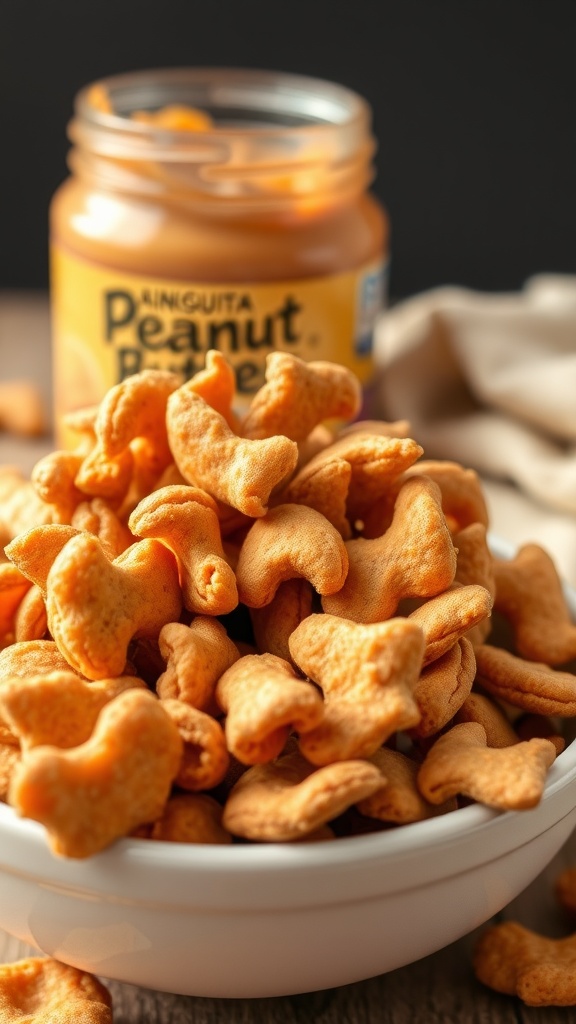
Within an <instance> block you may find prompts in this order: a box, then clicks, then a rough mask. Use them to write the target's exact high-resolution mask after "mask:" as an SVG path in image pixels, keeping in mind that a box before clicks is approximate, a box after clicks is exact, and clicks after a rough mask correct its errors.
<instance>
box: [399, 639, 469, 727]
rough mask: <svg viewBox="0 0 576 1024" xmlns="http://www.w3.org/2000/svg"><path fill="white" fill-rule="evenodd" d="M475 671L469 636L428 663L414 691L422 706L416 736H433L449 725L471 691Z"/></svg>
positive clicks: (418, 702)
mask: <svg viewBox="0 0 576 1024" xmlns="http://www.w3.org/2000/svg"><path fill="white" fill-rule="evenodd" d="M475 674H476V659H475V657H474V648H473V647H472V644H471V643H470V641H469V640H467V639H466V638H465V637H462V638H461V639H460V640H458V641H457V642H456V643H455V644H453V646H452V647H451V648H450V649H449V650H448V651H446V653H445V654H443V655H442V656H441V657H440V658H437V659H436V661H433V662H431V663H430V664H429V665H428V666H426V667H425V668H424V669H423V671H422V674H421V675H420V678H419V680H418V682H417V683H416V686H415V687H414V691H413V692H414V698H415V700H416V703H417V705H418V707H419V708H420V721H419V722H418V724H417V725H416V726H415V727H414V729H413V735H414V736H417V737H419V738H420V739H421V738H425V737H428V736H433V735H434V734H435V733H437V732H439V731H440V729H443V728H444V726H445V725H448V722H449V721H450V720H451V719H452V718H453V717H454V715H455V714H456V713H457V711H458V710H459V708H460V707H461V706H462V704H463V703H464V701H465V700H466V697H467V696H468V694H469V693H470V690H471V689H472V683H473V682H474V676H475Z"/></svg>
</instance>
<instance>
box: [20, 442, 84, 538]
mask: <svg viewBox="0 0 576 1024" xmlns="http://www.w3.org/2000/svg"><path fill="white" fill-rule="evenodd" d="M85 454H86V453H85V452H84V453H82V452H68V451H54V452H50V453H49V454H48V455H45V456H44V457H43V458H41V459H39V460H38V462H37V463H36V464H35V466H34V468H33V469H32V473H31V474H30V480H31V481H32V484H33V486H34V489H35V491H36V493H37V494H38V496H39V497H40V498H41V499H42V501H45V502H46V503H47V504H48V505H51V506H52V507H53V509H54V516H53V519H54V522H57V523H69V522H70V520H71V518H72V515H73V512H74V509H75V508H76V506H77V505H79V504H80V502H81V501H85V499H86V495H85V494H84V493H83V492H82V491H81V490H80V489H79V488H78V487H76V484H75V479H76V475H77V473H78V471H79V469H80V466H81V465H82V461H83V459H84V457H85Z"/></svg>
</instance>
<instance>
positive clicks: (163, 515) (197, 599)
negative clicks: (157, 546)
mask: <svg viewBox="0 0 576 1024" xmlns="http://www.w3.org/2000/svg"><path fill="white" fill-rule="evenodd" d="M128 525H129V527H130V529H131V530H132V532H133V533H134V534H135V535H136V536H137V537H149V538H150V537H155V538H156V539H157V540H162V541H164V543H165V544H167V545H168V547H169V548H170V550H171V551H173V552H174V555H175V556H176V559H177V561H178V565H179V568H180V582H181V586H182V594H183V601H184V606H185V608H187V609H188V611H191V612H194V613H196V614H202V615H226V614H227V613H228V612H231V611H232V609H233V608H235V607H236V605H237V604H238V590H237V587H236V577H235V575H234V572H233V570H232V569H231V567H230V566H229V564H228V562H227V561H226V558H225V555H224V550H223V548H222V539H221V536H220V525H219V522H218V516H217V513H216V504H215V502H214V501H213V499H212V498H211V497H210V495H209V494H206V492H205V491H202V490H200V489H199V488H197V487H188V486H182V485H181V486H178V485H177V484H174V485H172V486H167V487H162V488H160V490H157V491H153V492H152V494H149V495H148V496H147V497H146V498H144V499H143V500H142V501H141V502H140V503H139V504H138V505H137V506H136V508H135V509H134V511H133V512H132V514H131V516H130V518H129V520H128Z"/></svg>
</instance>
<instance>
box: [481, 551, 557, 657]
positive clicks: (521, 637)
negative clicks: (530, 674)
mask: <svg viewBox="0 0 576 1024" xmlns="http://www.w3.org/2000/svg"><path fill="white" fill-rule="evenodd" d="M494 572H495V576H496V597H495V608H496V610H497V611H499V612H500V613H501V614H502V615H504V616H505V617H506V618H507V619H508V620H509V622H510V624H511V626H512V630H513V634H514V645H515V649H516V651H517V653H518V654H519V655H520V656H521V657H522V658H527V659H529V660H531V661H541V662H545V663H546V664H548V665H562V664H564V663H565V662H568V661H571V660H572V659H573V658H575V657H576V625H575V624H574V623H573V622H572V618H571V614H570V609H569V607H568V605H567V602H566V596H565V594H564V590H563V587H562V582H561V580H560V577H559V575H558V571H557V569H556V566H555V565H554V562H553V560H552V558H551V557H550V555H549V554H548V553H547V552H546V551H545V550H544V549H543V548H542V547H540V545H539V544H525V545H524V546H523V547H521V548H520V549H519V550H518V552H517V554H516V556H515V557H514V558H513V559H510V560H509V561H505V560H503V559H495V560H494Z"/></svg>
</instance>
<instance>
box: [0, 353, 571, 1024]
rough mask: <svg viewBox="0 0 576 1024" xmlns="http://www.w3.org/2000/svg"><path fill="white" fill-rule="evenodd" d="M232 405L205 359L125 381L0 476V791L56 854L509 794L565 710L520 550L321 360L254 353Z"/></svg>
mask: <svg viewBox="0 0 576 1024" xmlns="http://www.w3.org/2000/svg"><path fill="white" fill-rule="evenodd" d="M234 397H235V392H234V374H233V371H232V368H231V366H230V365H229V364H228V362H227V361H226V359H225V358H224V356H222V355H221V354H220V353H219V352H217V351H212V352H210V353H209V354H208V358H207V362H206V367H205V369H203V370H201V371H200V372H198V373H197V374H196V375H195V376H194V377H193V378H192V379H191V380H189V381H188V382H186V383H184V384H182V382H181V380H180V378H179V377H177V376H176V375H174V374H171V373H169V372H165V371H154V370H149V371H145V372H143V373H141V374H138V375H136V376H133V377H130V378H128V379H127V380H125V381H124V382H123V383H121V384H119V385H117V386H116V387H114V388H112V389H111V390H110V391H109V392H108V394H107V395H106V396H105V397H104V399H103V400H102V402H101V403H100V405H99V406H98V408H94V409H86V410H83V411H81V412H79V413H76V414H74V415H73V416H70V417H69V418H68V423H67V425H68V426H69V427H71V428H73V430H74V432H75V435H76V436H77V439H78V440H77V446H76V448H75V449H74V450H72V451H54V452H52V453H51V454H50V455H47V456H46V457H44V458H43V459H41V460H40V462H38V463H37V464H36V466H35V467H34V469H33V471H32V474H31V477H30V479H25V478H24V477H23V475H22V474H21V473H20V472H19V471H18V470H17V469H15V468H13V467H3V468H2V469H0V532H1V534H2V543H3V545H4V551H5V561H3V562H2V563H0V602H1V603H0V622H1V635H2V650H1V651H0V796H1V798H2V799H3V800H5V801H7V802H8V803H9V804H11V805H12V806H13V807H14V808H15V810H16V812H17V813H18V814H20V815H23V816H25V817H29V818H33V819H35V820H36V821H39V822H41V823H42V825H43V826H44V827H45V829H46V834H47V838H48V841H49V843H50V846H51V848H52V849H53V850H54V851H55V852H56V853H57V854H60V855H62V856H65V857H74V858H84V857H89V856H91V855H92V854H95V853H97V852H98V851H100V850H102V849H104V848H105V847H106V846H108V845H109V844H110V843H112V842H114V840H116V839H118V838H119V837H121V836H133V837H139V838H140V839H141V840H142V841H146V840H147V839H156V840H165V841H173V842H190V843H232V842H278V841H280V842H285V841H295V840H307V841H314V840H331V841H337V838H338V837H339V836H342V835H353V834H357V833H363V832H366V831H372V830H376V829H386V828H390V827H398V826H400V825H402V824H404V823H408V822H416V821H419V820H422V819H425V818H427V817H430V816H432V815H438V814H445V813H449V812H451V811H452V810H453V809H455V808H457V807H458V806H461V805H462V804H463V803H470V802H471V801H478V802H481V803H483V804H486V805H489V806H491V807H495V808H499V809H502V810H508V809H527V808H530V807H533V806H534V805H536V804H537V803H538V802H539V800H540V798H541V795H542V792H543V788H544V785H545V782H546V777H547V773H548V770H549V768H550V766H551V765H552V763H553V761H554V759H555V757H556V756H557V754H558V753H559V752H560V751H561V750H562V749H563V746H564V739H563V738H562V736H561V734H560V728H559V725H558V717H559V716H563V717H566V716H576V676H575V675H574V674H572V672H570V671H568V670H567V667H566V666H567V663H568V662H569V661H570V659H573V658H574V657H575V656H576V627H575V626H574V625H572V623H571V620H570V615H569V611H568V608H567V606H566V602H565V598H564V593H563V589H562V585H561V582H560V580H559V578H558V575H557V572H556V569H555V567H554V565H553V563H552V561H551V559H550V558H549V557H548V555H547V554H546V552H545V551H544V550H542V549H541V548H540V547H539V546H537V545H534V544H529V545H526V546H524V547H523V548H521V549H520V550H519V552H518V553H517V555H516V557H514V558H513V559H512V560H508V561H507V560H501V559H499V558H496V557H494V556H493V554H492V553H491V551H490V549H489V547H488V544H487V539H486V533H487V527H488V515H487V510H486V504H485V500H484V496H483V493H482V490H481V486H480V483H479V479H478V477H477V475H476V473H475V472H473V471H472V470H470V469H467V468H464V467H462V466H460V465H458V464H456V463H453V462H444V461H431V460H426V459H425V458H423V455H424V452H423V449H422V447H421V446H420V445H419V444H418V443H417V441H416V440H414V439H412V438H411V437H410V436H409V435H410V427H409V424H408V423H406V422H401V421H398V422H394V423H384V422H380V421H357V419H356V418H357V416H358V415H359V410H360V402H361V392H360V385H359V383H358V381H357V380H356V378H355V377H354V376H353V375H352V374H351V373H350V371H348V370H347V369H345V368H343V367H341V366H338V365H336V364H333V363H327V362H311V363H305V362H303V361H302V360H300V359H298V358H296V357H294V356H292V355H290V354H288V353H282V352H276V353H273V354H271V355H270V356H269V357H268V361H267V372H266V383H265V384H264V385H263V387H262V388H261V389H260V391H258V392H257V394H256V395H255V396H254V398H253V400H252V403H251V405H250V407H249V408H248V410H247V411H246V412H245V413H244V414H243V415H242V416H240V414H239V413H237V412H236V411H235V408H234ZM343 423H344V424H345V425H344V426H342V424H343ZM334 424H338V426H335V425H334ZM493 609H494V610H495V611H497V612H498V615H499V617H500V618H501V620H502V621H503V622H505V623H506V628H507V630H508V633H509V640H510V649H506V648H505V647H503V646H498V645H496V644H495V643H491V642H490V641H491V630H492V628H493V626H492V622H493V619H492V617H491V613H492V610H493ZM574 888H576V886H575V887H574ZM514 927H518V926H514ZM498 934H500V933H498ZM503 941H504V942H505V944H506V942H508V943H511V942H512V941H513V937H512V938H510V937H506V936H505V937H504V940H503ZM542 941H547V940H542ZM486 942H487V943H488V945H487V946H486V944H485V945H484V947H482V951H481V952H479V954H478V956H479V960H478V965H479V966H478V973H479V976H481V977H482V980H484V981H486V982H487V983H488V984H494V986H495V987H498V983H497V981H495V980H494V978H495V974H497V973H498V970H500V975H502V973H503V970H504V969H503V967H502V964H503V963H505V962H507V961H506V956H505V953H504V952H503V951H502V950H501V949H500V946H499V945H498V943H499V942H500V938H499V937H498V936H496V937H495V938H491V939H489V940H488V939H487V940H486ZM518 942H519V943H520V944H521V938H520V939H518V940H517V944H518ZM495 950H496V951H495ZM526 956H527V954H525V955H524V960H526ZM536 959H537V960H538V959H541V953H540V952H538V955H537V957H536ZM490 963H492V964H493V967H492V968H491V967H490V966H487V965H489V964H490ZM35 964H36V966H34V968H33V971H36V972H37V971H39V970H40V969H41V968H39V967H38V966H37V962H35ZM48 964H50V961H48ZM61 966H62V965H61ZM46 970H48V971H51V970H53V968H52V967H50V966H48V967H47V968H46ZM68 970H70V971H72V969H71V968H70V969H68ZM504 973H505V972H504ZM500 975H499V976H498V977H499V979H500V981H499V985H500V988H501V990H502V991H515V987H514V985H515V982H513V981H510V978H509V977H507V978H506V979H505V981H502V980H501V978H500ZM42 984H51V982H50V980H48V982H46V979H45V978H44V979H43V981H42ZM70 984H72V982H71V983H70ZM506 986H507V987H506ZM573 988H574V986H573ZM573 995H575V996H576V993H573ZM1 998H2V997H0V1003H1ZM6 998H8V997H7V996H6ZM86 998H88V997H86ZM90 998H92V997H90ZM95 998H96V997H95ZM104 1001H105V1000H104ZM106 1012H109V1011H108V1010H107V1011H106ZM3 1019H4V1018H3ZM98 1019H100V1018H98ZM105 1019H106V1020H107V1019H110V1018H108V1017H102V1020H105Z"/></svg>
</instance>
